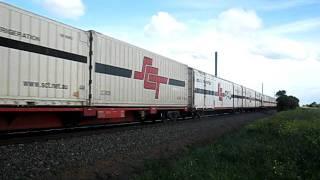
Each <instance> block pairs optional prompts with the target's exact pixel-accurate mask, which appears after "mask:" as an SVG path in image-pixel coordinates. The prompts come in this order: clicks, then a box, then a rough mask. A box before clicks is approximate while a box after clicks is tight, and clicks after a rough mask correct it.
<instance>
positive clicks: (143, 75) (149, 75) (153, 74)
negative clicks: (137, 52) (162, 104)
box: [134, 57, 168, 99]
mask: <svg viewBox="0 0 320 180" xmlns="http://www.w3.org/2000/svg"><path fill="white" fill-rule="evenodd" d="M134 79H140V80H144V88H145V89H151V90H155V91H156V95H155V99H158V97H159V88H160V84H167V83H168V78H166V77H162V76H158V68H155V67H152V59H151V58H148V57H144V59H143V65H142V70H141V72H139V71H135V72H134Z"/></svg>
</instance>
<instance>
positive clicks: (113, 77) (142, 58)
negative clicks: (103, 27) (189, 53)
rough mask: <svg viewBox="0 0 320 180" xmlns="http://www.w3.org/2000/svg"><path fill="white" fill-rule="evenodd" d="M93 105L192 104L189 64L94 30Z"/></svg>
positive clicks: (175, 105)
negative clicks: (190, 99) (189, 90)
mask: <svg viewBox="0 0 320 180" xmlns="http://www.w3.org/2000/svg"><path fill="white" fill-rule="evenodd" d="M93 47H94V49H93V66H94V73H93V91H92V93H93V101H92V103H93V105H95V106H128V107H131V106H134V107H135V106H166V107H167V106H169V107H177V106H179V107H180V106H181V107H182V106H184V107H186V106H188V67H187V65H184V64H181V63H178V62H176V61H173V60H170V59H168V58H165V57H163V56H160V55H158V54H155V53H152V52H149V51H147V50H144V49H141V48H138V47H136V46H133V45H130V44H128V43H125V42H122V41H119V40H116V39H114V38H111V37H108V36H105V35H103V34H100V33H97V32H94V42H93Z"/></svg>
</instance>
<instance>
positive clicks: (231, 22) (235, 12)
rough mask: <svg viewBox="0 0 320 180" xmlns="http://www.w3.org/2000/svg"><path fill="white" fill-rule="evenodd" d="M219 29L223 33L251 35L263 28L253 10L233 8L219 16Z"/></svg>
mask: <svg viewBox="0 0 320 180" xmlns="http://www.w3.org/2000/svg"><path fill="white" fill-rule="evenodd" d="M217 27H218V29H219V30H220V31H223V32H231V33H239V32H240V33H244V32H245V33H250V32H252V31H255V30H258V29H260V28H261V27H262V20H261V19H260V18H259V17H258V16H257V14H256V13H255V12H254V11H252V10H244V9H238V8H233V9H229V10H227V11H224V12H222V13H221V14H220V15H219V17H218V19H217Z"/></svg>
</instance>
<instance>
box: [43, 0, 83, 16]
mask: <svg viewBox="0 0 320 180" xmlns="http://www.w3.org/2000/svg"><path fill="white" fill-rule="evenodd" d="M42 4H43V6H44V7H45V8H46V9H47V10H49V11H50V12H51V13H54V14H56V15H58V16H61V17H64V18H70V19H77V18H79V17H80V16H82V15H84V13H85V6H84V4H83V2H82V0H44V1H43V2H42Z"/></svg>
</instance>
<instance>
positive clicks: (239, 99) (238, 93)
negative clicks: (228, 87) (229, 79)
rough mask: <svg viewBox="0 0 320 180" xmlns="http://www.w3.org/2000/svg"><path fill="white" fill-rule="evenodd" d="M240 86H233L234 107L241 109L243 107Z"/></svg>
mask: <svg viewBox="0 0 320 180" xmlns="http://www.w3.org/2000/svg"><path fill="white" fill-rule="evenodd" d="M242 97H243V95H242V86H241V85H239V84H234V107H235V108H241V107H242V106H243V98H242Z"/></svg>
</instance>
